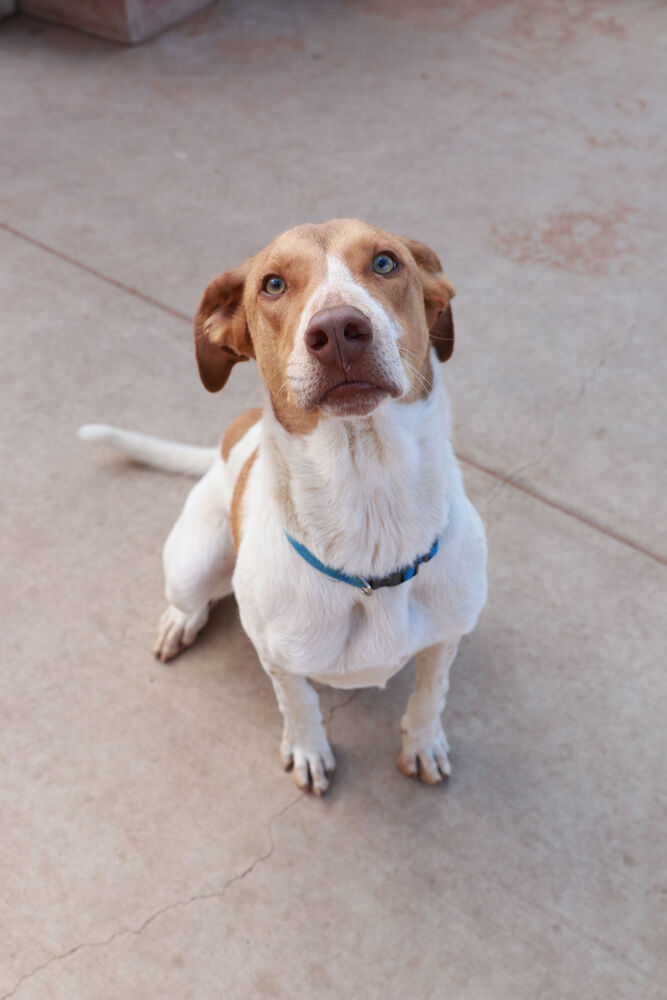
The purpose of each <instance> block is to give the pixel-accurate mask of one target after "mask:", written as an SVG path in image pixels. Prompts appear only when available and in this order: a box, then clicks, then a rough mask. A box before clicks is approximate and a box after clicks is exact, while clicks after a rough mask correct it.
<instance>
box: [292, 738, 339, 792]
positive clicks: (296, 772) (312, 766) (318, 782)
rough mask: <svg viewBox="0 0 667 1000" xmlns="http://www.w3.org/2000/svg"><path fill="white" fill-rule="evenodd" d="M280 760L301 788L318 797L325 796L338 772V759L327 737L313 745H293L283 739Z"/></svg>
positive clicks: (314, 742) (295, 743)
mask: <svg viewBox="0 0 667 1000" xmlns="http://www.w3.org/2000/svg"><path fill="white" fill-rule="evenodd" d="M280 759H281V761H282V763H283V767H284V768H285V770H286V771H291V772H292V777H293V778H294V781H295V782H296V784H297V785H298V786H299V788H300V789H301V790H302V791H304V792H308V791H312V792H314V793H315V795H317V796H321V795H324V793H325V792H326V790H327V788H328V787H329V784H330V782H331V776H332V775H333V772H334V771H335V770H336V759H335V757H334V755H333V752H332V750H331V747H330V746H329V741H328V740H327V738H326V735H323V737H322V738H320V739H319V740H317V741H313V742H312V744H306V743H305V742H304V743H297V742H294V743H291V742H290V741H289V740H287V739H284V738H283V741H282V743H281V744H280Z"/></svg>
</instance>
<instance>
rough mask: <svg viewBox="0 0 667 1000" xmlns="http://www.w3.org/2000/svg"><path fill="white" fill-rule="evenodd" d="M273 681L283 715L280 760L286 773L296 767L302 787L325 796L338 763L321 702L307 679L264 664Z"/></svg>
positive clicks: (295, 778)
mask: <svg viewBox="0 0 667 1000" xmlns="http://www.w3.org/2000/svg"><path fill="white" fill-rule="evenodd" d="M263 666H264V669H265V670H266V672H267V674H268V675H269V677H270V678H271V681H272V682H273V689H274V691H275V692H276V698H277V699H278V705H279V707H280V711H281V712H282V714H283V720H284V726H283V738H282V741H281V743H280V759H281V760H282V762H283V766H284V768H285V770H286V771H289V770H290V769H291V768H293V777H294V780H295V782H296V783H297V785H298V786H299V788H302V789H304V791H307V790H308V789H312V791H313V792H315V794H316V795H323V794H324V792H326V790H327V788H328V787H329V781H330V779H331V775H332V773H333V771H334V770H335V768H336V761H335V759H334V755H333V753H332V751H331V747H330V746H329V740H328V739H327V733H326V730H325V728H324V723H323V722H322V713H321V712H320V701H319V698H318V696H317V693H316V691H315V690H314V689H313V688H312V687H311V686H310V684H309V683H308V681H307V680H306V678H305V677H300V676H298V675H297V674H290V673H288V671H286V670H283V669H281V668H280V667H274V666H270V665H268V664H266V663H263Z"/></svg>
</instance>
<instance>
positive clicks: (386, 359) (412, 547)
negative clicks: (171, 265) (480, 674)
mask: <svg viewBox="0 0 667 1000" xmlns="http://www.w3.org/2000/svg"><path fill="white" fill-rule="evenodd" d="M453 295H454V289H453V287H452V285H451V283H450V282H449V280H448V279H447V277H446V276H445V275H444V274H443V273H442V269H441V266H440V262H439V260H438V258H437V257H436V255H435V254H434V253H433V252H432V251H431V250H429V249H428V248H427V247H426V246H424V245H423V244H421V243H418V242H416V241H414V240H409V239H405V238H403V237H398V236H395V235H393V234H391V233H388V232H385V231H384V230H381V229H377V228H375V227H373V226H370V225H367V224H366V223H362V222H359V221H356V220H350V219H338V220H334V221H332V222H327V223H324V224H322V225H304V226H299V227H297V228H296V229H291V230H289V231H288V232H286V233H283V234H282V235H281V236H279V237H278V238H277V239H276V240H274V242H273V243H271V244H269V246H268V247H266V248H265V249H264V250H262V251H261V252H260V253H258V254H256V255H255V256H254V257H251V258H250V259H249V260H247V261H246V262H245V263H244V264H242V265H241V266H240V267H238V268H236V270H233V271H228V272H225V273H224V274H221V275H220V277H218V278H216V279H215V280H214V281H213V282H212V283H211V284H210V285H209V286H208V288H207V289H206V291H205V292H204V296H203V299H202V302H201V305H200V307H199V311H198V313H197V316H196V319H195V345H196V353H197V362H198V365H199V371H200V374H201V377H202V380H203V382H204V385H205V386H206V388H207V389H209V390H210V391H212V392H216V391H217V390H219V389H221V388H222V387H223V386H224V384H225V382H226V381H227V378H228V377H229V374H230V372H231V369H232V367H233V366H234V364H235V363H236V362H238V361H245V360H247V359H248V358H255V359H256V361H257V365H258V367H259V371H260V374H261V377H262V379H263V381H264V385H265V387H266V393H265V404H264V407H263V409H262V410H255V411H249V412H248V413H244V414H242V415H241V416H240V417H237V419H236V420H235V421H234V422H233V423H232V425H231V426H230V427H229V429H228V431H227V433H226V434H225V436H224V438H223V442H222V453H220V452H218V450H217V449H196V448H187V447H185V446H182V445H174V444H171V443H168V442H160V441H157V440H155V439H152V438H147V437H145V436H143V435H137V434H132V433H130V432H125V431H119V430H116V429H113V428H108V427H103V426H98V425H92V426H88V427H85V428H82V429H81V431H80V434H81V436H82V437H85V438H88V439H98V440H99V439H103V440H107V441H111V442H112V443H115V444H116V445H117V446H118V447H119V448H121V450H123V451H124V452H126V453H128V454H131V455H133V456H134V457H135V458H138V459H140V460H143V461H145V462H148V463H149V464H153V465H157V466H160V467H162V468H168V469H172V470H177V471H183V472H196V471H205V470H207V471H206V472H205V475H204V477H203V479H202V480H201V481H200V482H199V483H198V484H197V485H196V486H195V487H194V489H193V490H192V491H191V493H190V495H189V497H188V499H187V501H186V504H185V507H184V509H183V512H182V514H181V516H180V517H179V519H178V521H177V522H176V524H175V525H174V527H173V529H172V531H171V534H170V535H169V538H168V539H167V542H166V544H165V548H164V569H165V575H166V594H167V600H168V602H169V605H168V607H167V609H166V611H165V612H164V614H163V615H162V618H161V620H160V624H159V628H158V634H157V638H156V642H155V653H156V655H157V656H158V657H159V658H160V659H162V660H168V659H169V658H170V657H172V656H175V655H176V654H177V653H178V652H179V651H180V650H181V649H183V648H184V647H185V646H189V645H190V644H191V643H192V642H194V639H195V637H196V635H197V633H198V632H199V630H200V629H201V628H202V627H203V625H204V624H205V622H206V620H207V618H208V613H209V607H210V605H211V602H212V601H214V600H216V599H218V598H220V597H223V596H224V595H225V594H227V593H229V592H230V591H231V590H233V591H234V593H235V594H236V599H237V601H238V606H239V611H240V615H241V621H242V623H243V627H244V629H245V630H246V632H247V633H248V635H249V636H250V638H251V640H252V642H253V643H254V646H255V649H256V650H257V655H258V656H259V659H260V661H261V664H262V666H263V667H264V669H265V670H266V672H267V673H268V675H269V676H270V678H271V681H272V682H273V686H274V689H275V692H276V697H277V699H278V704H279V706H280V710H281V712H282V714H283V718H284V729H283V737H282V742H281V746H280V754H281V758H282V762H283V764H284V766H285V767H286V768H293V773H294V779H295V781H296V783H297V785H298V786H299V787H300V788H303V789H307V788H310V789H312V790H313V791H314V792H315V793H316V794H318V795H321V794H322V793H323V792H324V791H325V790H326V789H327V787H328V785H329V781H330V777H331V774H332V772H333V770H334V767H335V761H334V756H333V753H332V751H331V747H330V746H329V741H328V739H327V734H326V731H325V729H324V725H323V722H322V716H321V713H320V709H319V703H318V697H317V694H316V692H315V690H314V689H313V687H312V686H311V685H310V684H309V681H308V679H309V678H312V679H314V680H317V681H321V682H323V683H325V684H329V685H332V686H334V687H343V688H356V687H366V686H369V685H378V686H383V685H384V684H385V683H386V681H387V680H388V679H389V678H390V677H391V676H392V675H393V674H395V673H396V672H397V671H398V670H400V669H401V667H402V666H403V665H404V664H405V663H407V662H408V660H410V658H411V657H413V656H416V686H415V690H414V692H413V694H412V695H411V696H410V699H409V701H408V705H407V709H406V712H405V715H404V716H403V719H402V723H401V737H402V750H401V753H400V755H399V758H398V765H399V767H400V769H401V770H402V771H403V772H404V773H406V774H409V775H414V776H418V777H419V778H420V779H421V780H422V781H425V782H427V783H428V784H437V783H439V782H440V781H442V780H443V779H444V778H446V777H447V776H448V775H449V773H450V764H449V758H448V745H447V739H446V737H445V732H444V730H443V727H442V722H441V714H442V711H443V709H444V705H445V698H446V694H447V689H448V676H449V668H450V666H451V663H452V661H453V659H454V657H455V655H456V651H457V647H458V644H459V640H460V638H461V636H462V635H465V634H466V633H467V632H470V631H471V630H472V629H473V627H474V625H475V622H476V621H477V617H478V615H479V613H480V611H481V609H482V607H483V605H484V602H485V599H486V542H485V536H484V529H483V526H482V523H481V521H480V519H479V517H478V515H477V513H476V511H475V509H474V508H473V506H472V505H471V503H470V501H469V500H468V499H467V497H466V495H465V492H464V489H463V483H462V480H461V474H460V472H459V468H458V466H457V463H456V460H455V458H454V454H453V452H452V448H451V445H450V443H449V407H448V400H447V394H446V391H445V387H444V384H443V381H442V377H441V374H440V369H439V365H438V363H437V362H438V360H440V361H445V360H446V359H447V358H448V357H449V356H450V354H451V351H452V347H453V333H454V331H453V323H452V314H451V308H450V299H451V298H452V296H453Z"/></svg>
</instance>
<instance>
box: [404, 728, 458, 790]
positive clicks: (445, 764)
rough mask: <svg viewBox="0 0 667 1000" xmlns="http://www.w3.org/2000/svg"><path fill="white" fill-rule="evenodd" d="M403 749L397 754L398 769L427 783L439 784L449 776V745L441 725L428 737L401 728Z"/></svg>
mask: <svg viewBox="0 0 667 1000" xmlns="http://www.w3.org/2000/svg"><path fill="white" fill-rule="evenodd" d="M401 737H402V740H403V749H402V750H401V752H400V754H399V755H398V760H397V764H398V769H399V771H402V772H403V774H407V775H408V776H409V777H411V778H419V780H420V781H423V782H424V783H425V784H427V785H439V784H441V783H442V782H443V781H446V779H447V778H448V777H449V776H450V774H451V773H452V767H451V764H450V763H449V745H448V743H447V737H446V736H445V731H444V729H443V728H442V726H440V727H439V731H438V732H436V733H435V734H434V735H431V736H430V737H426V738H424V736H423V735H420V734H413V733H411V732H410V731H409V730H405V729H401Z"/></svg>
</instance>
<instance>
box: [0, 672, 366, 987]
mask: <svg viewBox="0 0 667 1000" xmlns="http://www.w3.org/2000/svg"><path fill="white" fill-rule="evenodd" d="M359 694H361V688H357V689H356V690H355V691H353V692H352V694H351V695H350V697H349V698H346V699H345V701H341V702H339V704H338V705H334V706H333V708H332V709H331V711H330V712H329V714H328V716H327V718H326V719H325V721H324V725H325V726H328V725H329V724H330V723H331V720H332V719H333V717H334V715H335V714H336V713H337V712H340V710H341V708H347V706H348V705H349V704H350V702H351V701H354V699H355V698H356V697H357V695H359ZM0 1000H2V998H1V997H0Z"/></svg>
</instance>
